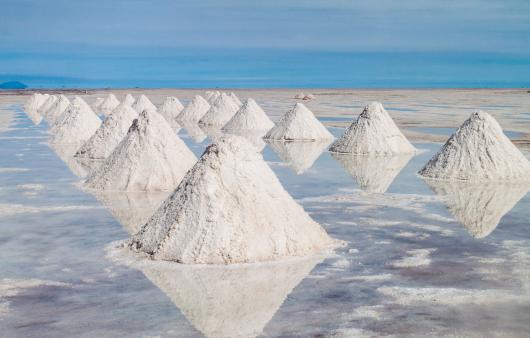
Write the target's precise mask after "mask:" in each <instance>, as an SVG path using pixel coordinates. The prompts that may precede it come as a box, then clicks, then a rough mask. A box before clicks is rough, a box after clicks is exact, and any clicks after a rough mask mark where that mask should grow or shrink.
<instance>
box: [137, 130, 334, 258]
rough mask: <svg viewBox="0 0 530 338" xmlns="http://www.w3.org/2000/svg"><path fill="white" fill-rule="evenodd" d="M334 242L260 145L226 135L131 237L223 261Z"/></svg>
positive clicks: (174, 254)
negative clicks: (292, 192)
mask: <svg viewBox="0 0 530 338" xmlns="http://www.w3.org/2000/svg"><path fill="white" fill-rule="evenodd" d="M265 238H266V239H267V240H264V239H265ZM331 243H332V240H331V239H330V238H329V237H328V235H327V234H326V232H325V230H324V229H322V228H321V227H320V225H319V224H317V223H316V222H314V221H313V220H312V219H311V218H310V217H309V216H308V215H307V214H306V212H305V211H304V209H303V208H302V207H301V206H300V205H298V204H297V203H296V202H295V201H294V200H293V199H292V197H291V196H290V195H289V194H288V193H287V192H286V191H285V190H284V188H283V187H282V185H281V183H280V182H279V181H278V178H277V177H276V175H275V174H274V173H273V171H272V170H271V169H270V168H269V167H268V166H267V164H266V163H265V161H263V158H262V157H261V155H260V154H259V153H258V152H257V150H256V149H255V148H254V147H253V146H251V145H250V144H249V143H248V141H245V140H244V139H243V138H241V137H238V136H228V137H225V138H223V139H222V140H220V141H218V142H217V143H213V144H212V145H210V146H208V148H207V149H206V151H205V152H204V154H203V155H202V157H201V159H200V160H199V161H198V162H197V164H196V165H195V166H194V167H193V168H192V169H191V170H190V172H189V173H188V174H187V175H186V176H185V178H184V179H183V181H182V182H181V184H180V185H179V186H178V188H177V189H176V191H175V192H174V193H173V195H172V196H171V197H170V198H169V199H168V200H167V201H166V202H165V203H164V204H163V205H162V206H161V207H160V209H159V210H158V211H157V212H156V213H155V214H154V215H153V217H152V218H151V219H150V220H149V222H147V224H146V225H145V226H144V227H143V228H142V230H141V231H140V232H139V233H138V234H137V235H136V236H135V237H134V238H133V240H132V242H131V244H130V245H131V247H132V248H134V249H135V250H139V251H141V252H145V253H148V254H149V255H151V256H152V257H153V258H155V259H159V260H172V261H177V262H181V263H189V264H193V263H207V264H219V263H221V264H222V263H243V262H257V261H268V260H275V259H279V258H282V257H287V256H302V255H308V254H312V253H316V252H318V251H321V250H323V249H325V248H326V247H328V246H329V245H330V244H331Z"/></svg>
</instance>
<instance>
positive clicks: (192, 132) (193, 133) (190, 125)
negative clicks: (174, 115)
mask: <svg viewBox="0 0 530 338" xmlns="http://www.w3.org/2000/svg"><path fill="white" fill-rule="evenodd" d="M180 124H181V125H182V127H183V128H184V129H186V134H187V135H188V136H189V137H191V138H192V140H193V141H195V142H196V143H201V142H202V141H204V140H205V139H206V138H207V137H208V135H206V133H205V132H204V131H203V130H202V129H201V127H200V126H199V125H198V124H197V122H193V121H180Z"/></svg>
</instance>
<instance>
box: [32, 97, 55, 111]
mask: <svg viewBox="0 0 530 338" xmlns="http://www.w3.org/2000/svg"><path fill="white" fill-rule="evenodd" d="M55 101H57V96H55V95H49V96H48V98H47V99H46V101H44V103H43V104H42V105H41V106H40V107H39V109H38V110H37V112H38V113H39V114H41V115H42V116H46V112H47V111H48V109H50V108H51V107H52V106H53V104H54V103H55Z"/></svg>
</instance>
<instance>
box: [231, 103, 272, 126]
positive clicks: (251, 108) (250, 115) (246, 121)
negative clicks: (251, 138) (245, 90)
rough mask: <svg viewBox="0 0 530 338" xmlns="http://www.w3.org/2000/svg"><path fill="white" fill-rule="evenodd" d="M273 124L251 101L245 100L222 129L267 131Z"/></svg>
mask: <svg viewBox="0 0 530 338" xmlns="http://www.w3.org/2000/svg"><path fill="white" fill-rule="evenodd" d="M272 127H274V123H273V122H272V121H271V119H269V117H268V116H267V114H265V112H264V111H263V109H261V107H260V106H259V105H258V104H257V103H256V101H254V100H253V99H250V98H249V99H247V100H246V101H245V103H244V104H243V105H242V106H241V108H239V110H238V111H237V113H236V114H235V115H234V116H233V117H232V118H231V119H230V120H229V121H228V122H227V123H226V124H225V125H224V127H223V128H222V129H223V131H225V132H230V131H238V132H245V131H265V132H266V131H268V130H270V129H271V128H272Z"/></svg>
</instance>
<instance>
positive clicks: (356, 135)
mask: <svg viewBox="0 0 530 338" xmlns="http://www.w3.org/2000/svg"><path fill="white" fill-rule="evenodd" d="M329 150H330V151H332V152H335V153H349V154H358V155H398V154H413V153H415V152H416V148H414V146H413V145H412V144H411V143H410V142H409V141H408V140H407V138H406V137H405V135H403V133H401V131H400V130H399V128H398V127H397V126H396V124H395V123H394V121H393V120H392V118H391V117H390V115H388V113H387V111H386V110H385V108H383V105H382V104H381V103H379V102H372V103H370V104H369V105H368V106H366V107H364V109H363V111H362V112H361V114H360V115H359V117H358V118H357V121H355V122H353V123H352V124H351V125H350V127H349V128H348V129H347V130H346V131H345V132H344V134H342V136H341V137H340V138H339V139H338V140H336V141H335V142H334V143H333V144H332V145H331V147H330V148H329Z"/></svg>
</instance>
